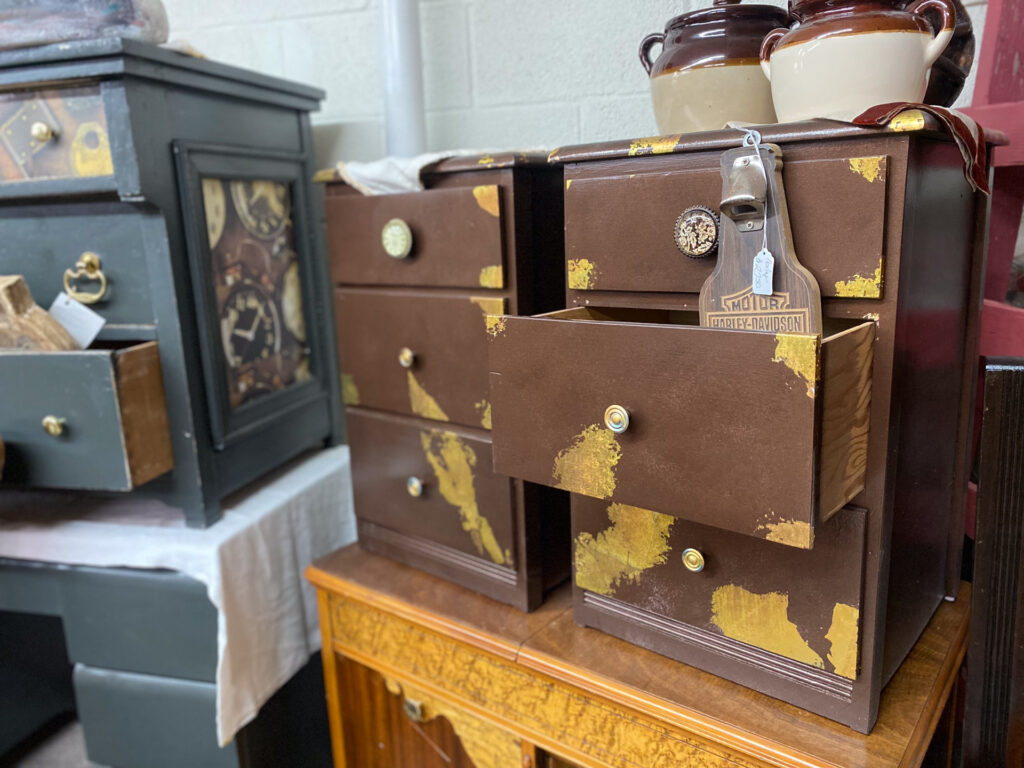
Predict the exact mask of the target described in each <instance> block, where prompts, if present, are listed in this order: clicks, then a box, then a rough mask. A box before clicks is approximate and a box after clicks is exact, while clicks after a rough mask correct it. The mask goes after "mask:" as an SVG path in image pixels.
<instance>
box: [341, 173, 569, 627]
mask: <svg viewBox="0 0 1024 768" xmlns="http://www.w3.org/2000/svg"><path fill="white" fill-rule="evenodd" d="M545 160H546V158H544V157H543V156H541V157H526V156H522V155H512V154H508V155H498V156H486V157H479V158H477V157H474V158H459V159H452V160H448V161H445V162H444V163H442V164H441V165H440V166H438V167H436V169H434V170H433V171H432V172H431V173H430V174H429V176H428V177H427V179H426V186H427V189H426V190H425V191H422V192H414V193H409V194H397V195H382V196H367V197H364V196H362V195H359V194H358V193H356V192H355V191H354V190H353V189H352V188H350V187H348V186H347V185H345V184H344V183H342V182H339V181H333V182H330V183H328V185H327V198H326V214H327V227H328V244H329V249H330V257H331V266H332V276H333V279H334V282H335V284H336V290H335V310H336V312H335V315H336V319H337V330H338V344H339V354H340V361H341V384H342V394H343V398H344V400H345V403H346V406H347V426H348V439H349V444H350V445H351V448H352V470H353V482H354V493H355V511H356V517H357V520H358V525H359V540H360V542H361V544H362V546H363V547H364V548H366V549H368V550H370V551H373V552H377V553H379V554H384V555H387V556H389V557H392V558H394V559H397V560H401V561H403V562H405V563H408V564H410V565H413V566H416V567H418V568H422V569H424V570H427V571H430V572H432V573H434V574H436V575H439V576H442V577H444V578H447V579H450V580H452V581H455V582H457V583H459V584H462V585H464V586H467V587H469V588H471V589H475V590H477V591H479V592H482V593H483V594H486V595H488V596H490V597H493V598H495V599H498V600H501V601H503V602H506V603H510V604H512V605H515V606H517V607H519V608H522V609H526V610H529V609H532V608H534V607H536V606H537V605H539V603H540V600H541V599H542V596H543V593H544V590H545V589H547V588H549V587H551V586H553V585H554V584H557V583H558V582H560V581H562V580H563V579H565V578H566V576H568V572H569V498H568V494H566V493H565V492H564V491H558V490H553V489H550V488H547V487H544V486H541V485H535V484H532V483H529V482H523V481H522V480H518V479H510V478H508V477H504V476H502V475H498V474H495V473H494V472H493V470H492V451H491V432H490V430H491V405H490V394H489V390H488V371H487V367H488V366H487V350H488V344H487V342H488V335H487V327H488V322H489V320H488V317H489V316H490V317H495V316H501V315H505V314H511V315H519V314H524V315H529V314H535V313H538V312H544V311H547V310H551V309H555V308H557V307H561V306H562V304H563V301H564V291H565V279H564V262H563V258H562V253H563V241H562V191H561V184H562V181H561V180H562V174H561V168H560V167H557V166H549V165H548V164H547V163H546V162H545ZM527 418H528V416H527Z"/></svg>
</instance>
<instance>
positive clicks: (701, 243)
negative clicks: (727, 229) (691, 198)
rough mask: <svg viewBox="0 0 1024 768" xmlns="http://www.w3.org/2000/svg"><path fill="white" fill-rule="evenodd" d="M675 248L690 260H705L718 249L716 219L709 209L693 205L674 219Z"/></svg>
mask: <svg viewBox="0 0 1024 768" xmlns="http://www.w3.org/2000/svg"><path fill="white" fill-rule="evenodd" d="M675 241H676V248H678V249H679V250H680V252H681V253H683V254H685V255H686V256H689V257H690V258H691V259H705V258H707V257H708V256H710V255H711V254H712V252H713V251H714V250H715V249H716V248H718V217H717V216H716V215H715V212H714V211H712V210H711V209H710V208H705V207H704V206H703V205H695V206H692V207H690V208H687V209H686V210H685V211H683V212H682V213H681V214H679V218H678V219H676V228H675Z"/></svg>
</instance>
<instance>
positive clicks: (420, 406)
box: [335, 290, 505, 429]
mask: <svg viewBox="0 0 1024 768" xmlns="http://www.w3.org/2000/svg"><path fill="white" fill-rule="evenodd" d="M504 306H505V300H504V299H501V298H494V297H473V298H470V297H466V298H450V297H436V296H429V295H411V294H394V293H383V292H358V291H346V290H338V291H336V292H335V308H336V310H337V311H336V313H335V317H336V319H337V323H338V345H339V358H340V361H341V380H342V394H343V397H344V399H345V402H346V403H347V404H348V405H362V406H366V407H368V408H380V409H382V410H386V411H395V412H397V413H406V414H410V415H415V416H420V417H422V418H425V419H434V420H437V421H451V422H454V423H457V424H466V425H469V426H476V427H480V426H482V427H484V428H486V429H490V427H491V406H490V401H489V398H490V394H489V392H488V384H487V330H486V320H487V315H488V314H491V315H500V314H502V312H503V311H504ZM403 350H409V351H411V352H412V354H413V357H412V358H411V361H410V359H409V358H408V357H404V358H403V357H402V354H401V353H402V351H403ZM400 358H401V359H400ZM410 362H411V365H410V367H404V365H403V363H410Z"/></svg>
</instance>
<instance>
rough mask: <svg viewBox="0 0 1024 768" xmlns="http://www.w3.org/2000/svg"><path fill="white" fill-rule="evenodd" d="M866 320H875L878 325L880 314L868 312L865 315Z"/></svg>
mask: <svg viewBox="0 0 1024 768" xmlns="http://www.w3.org/2000/svg"><path fill="white" fill-rule="evenodd" d="M864 319H865V320H874V321H875V322H876V323H877V322H878V313H877V312H868V313H867V314H865V315H864Z"/></svg>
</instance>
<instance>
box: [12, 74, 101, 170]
mask: <svg viewBox="0 0 1024 768" xmlns="http://www.w3.org/2000/svg"><path fill="white" fill-rule="evenodd" d="M47 129H48V131H47ZM113 175H114V161H113V157H112V155H111V153H110V138H109V135H108V133H107V115H106V111H105V110H104V107H103V98H102V96H101V95H100V87H99V85H98V84H96V85H83V86H79V87H77V88H61V89H59V90H35V91H15V92H12V93H0V184H17V183H23V182H28V181H44V180H50V179H78V178H90V177H102V176H113Z"/></svg>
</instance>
